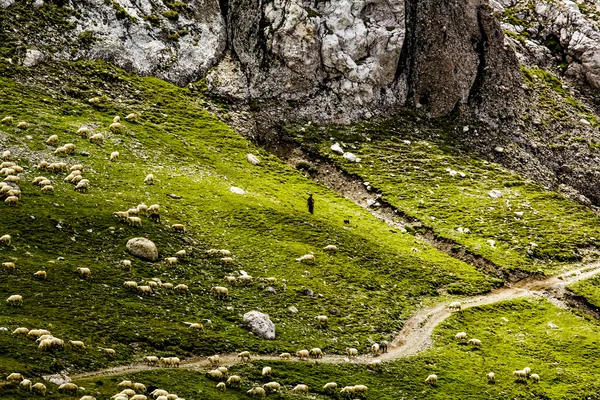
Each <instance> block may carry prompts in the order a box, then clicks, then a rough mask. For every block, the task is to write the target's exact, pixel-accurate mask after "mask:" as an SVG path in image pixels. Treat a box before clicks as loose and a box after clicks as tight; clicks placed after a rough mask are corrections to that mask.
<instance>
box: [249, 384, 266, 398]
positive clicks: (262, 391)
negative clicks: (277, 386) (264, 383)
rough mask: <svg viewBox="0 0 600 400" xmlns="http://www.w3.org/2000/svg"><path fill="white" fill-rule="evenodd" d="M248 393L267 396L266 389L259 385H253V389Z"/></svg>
mask: <svg viewBox="0 0 600 400" xmlns="http://www.w3.org/2000/svg"><path fill="white" fill-rule="evenodd" d="M246 393H248V394H249V395H251V396H255V397H265V389H263V388H261V387H259V386H257V387H253V388H252V389H250V390H248V391H247V392H246Z"/></svg>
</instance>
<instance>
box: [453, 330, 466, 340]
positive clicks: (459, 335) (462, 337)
mask: <svg viewBox="0 0 600 400" xmlns="http://www.w3.org/2000/svg"><path fill="white" fill-rule="evenodd" d="M466 338H467V332H458V333H457V334H456V335H454V339H456V340H458V341H459V342H462V341H464V340H465V339H466Z"/></svg>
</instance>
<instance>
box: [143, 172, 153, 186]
mask: <svg viewBox="0 0 600 400" xmlns="http://www.w3.org/2000/svg"><path fill="white" fill-rule="evenodd" d="M144 183H145V184H146V185H154V175H152V174H148V175H146V177H145V178H144Z"/></svg>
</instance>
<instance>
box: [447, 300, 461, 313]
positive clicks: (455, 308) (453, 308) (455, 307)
mask: <svg viewBox="0 0 600 400" xmlns="http://www.w3.org/2000/svg"><path fill="white" fill-rule="evenodd" d="M461 307H462V304H461V302H460V301H454V302H452V303H450V304H449V305H448V310H450V311H460V309H461Z"/></svg>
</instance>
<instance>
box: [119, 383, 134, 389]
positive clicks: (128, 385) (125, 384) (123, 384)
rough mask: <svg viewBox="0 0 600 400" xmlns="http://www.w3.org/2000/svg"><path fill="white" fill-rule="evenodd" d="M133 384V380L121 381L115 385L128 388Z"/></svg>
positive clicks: (131, 387)
mask: <svg viewBox="0 0 600 400" xmlns="http://www.w3.org/2000/svg"><path fill="white" fill-rule="evenodd" d="M133 385H134V382H133V381H121V383H119V384H118V385H117V387H118V388H130V389H133Z"/></svg>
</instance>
